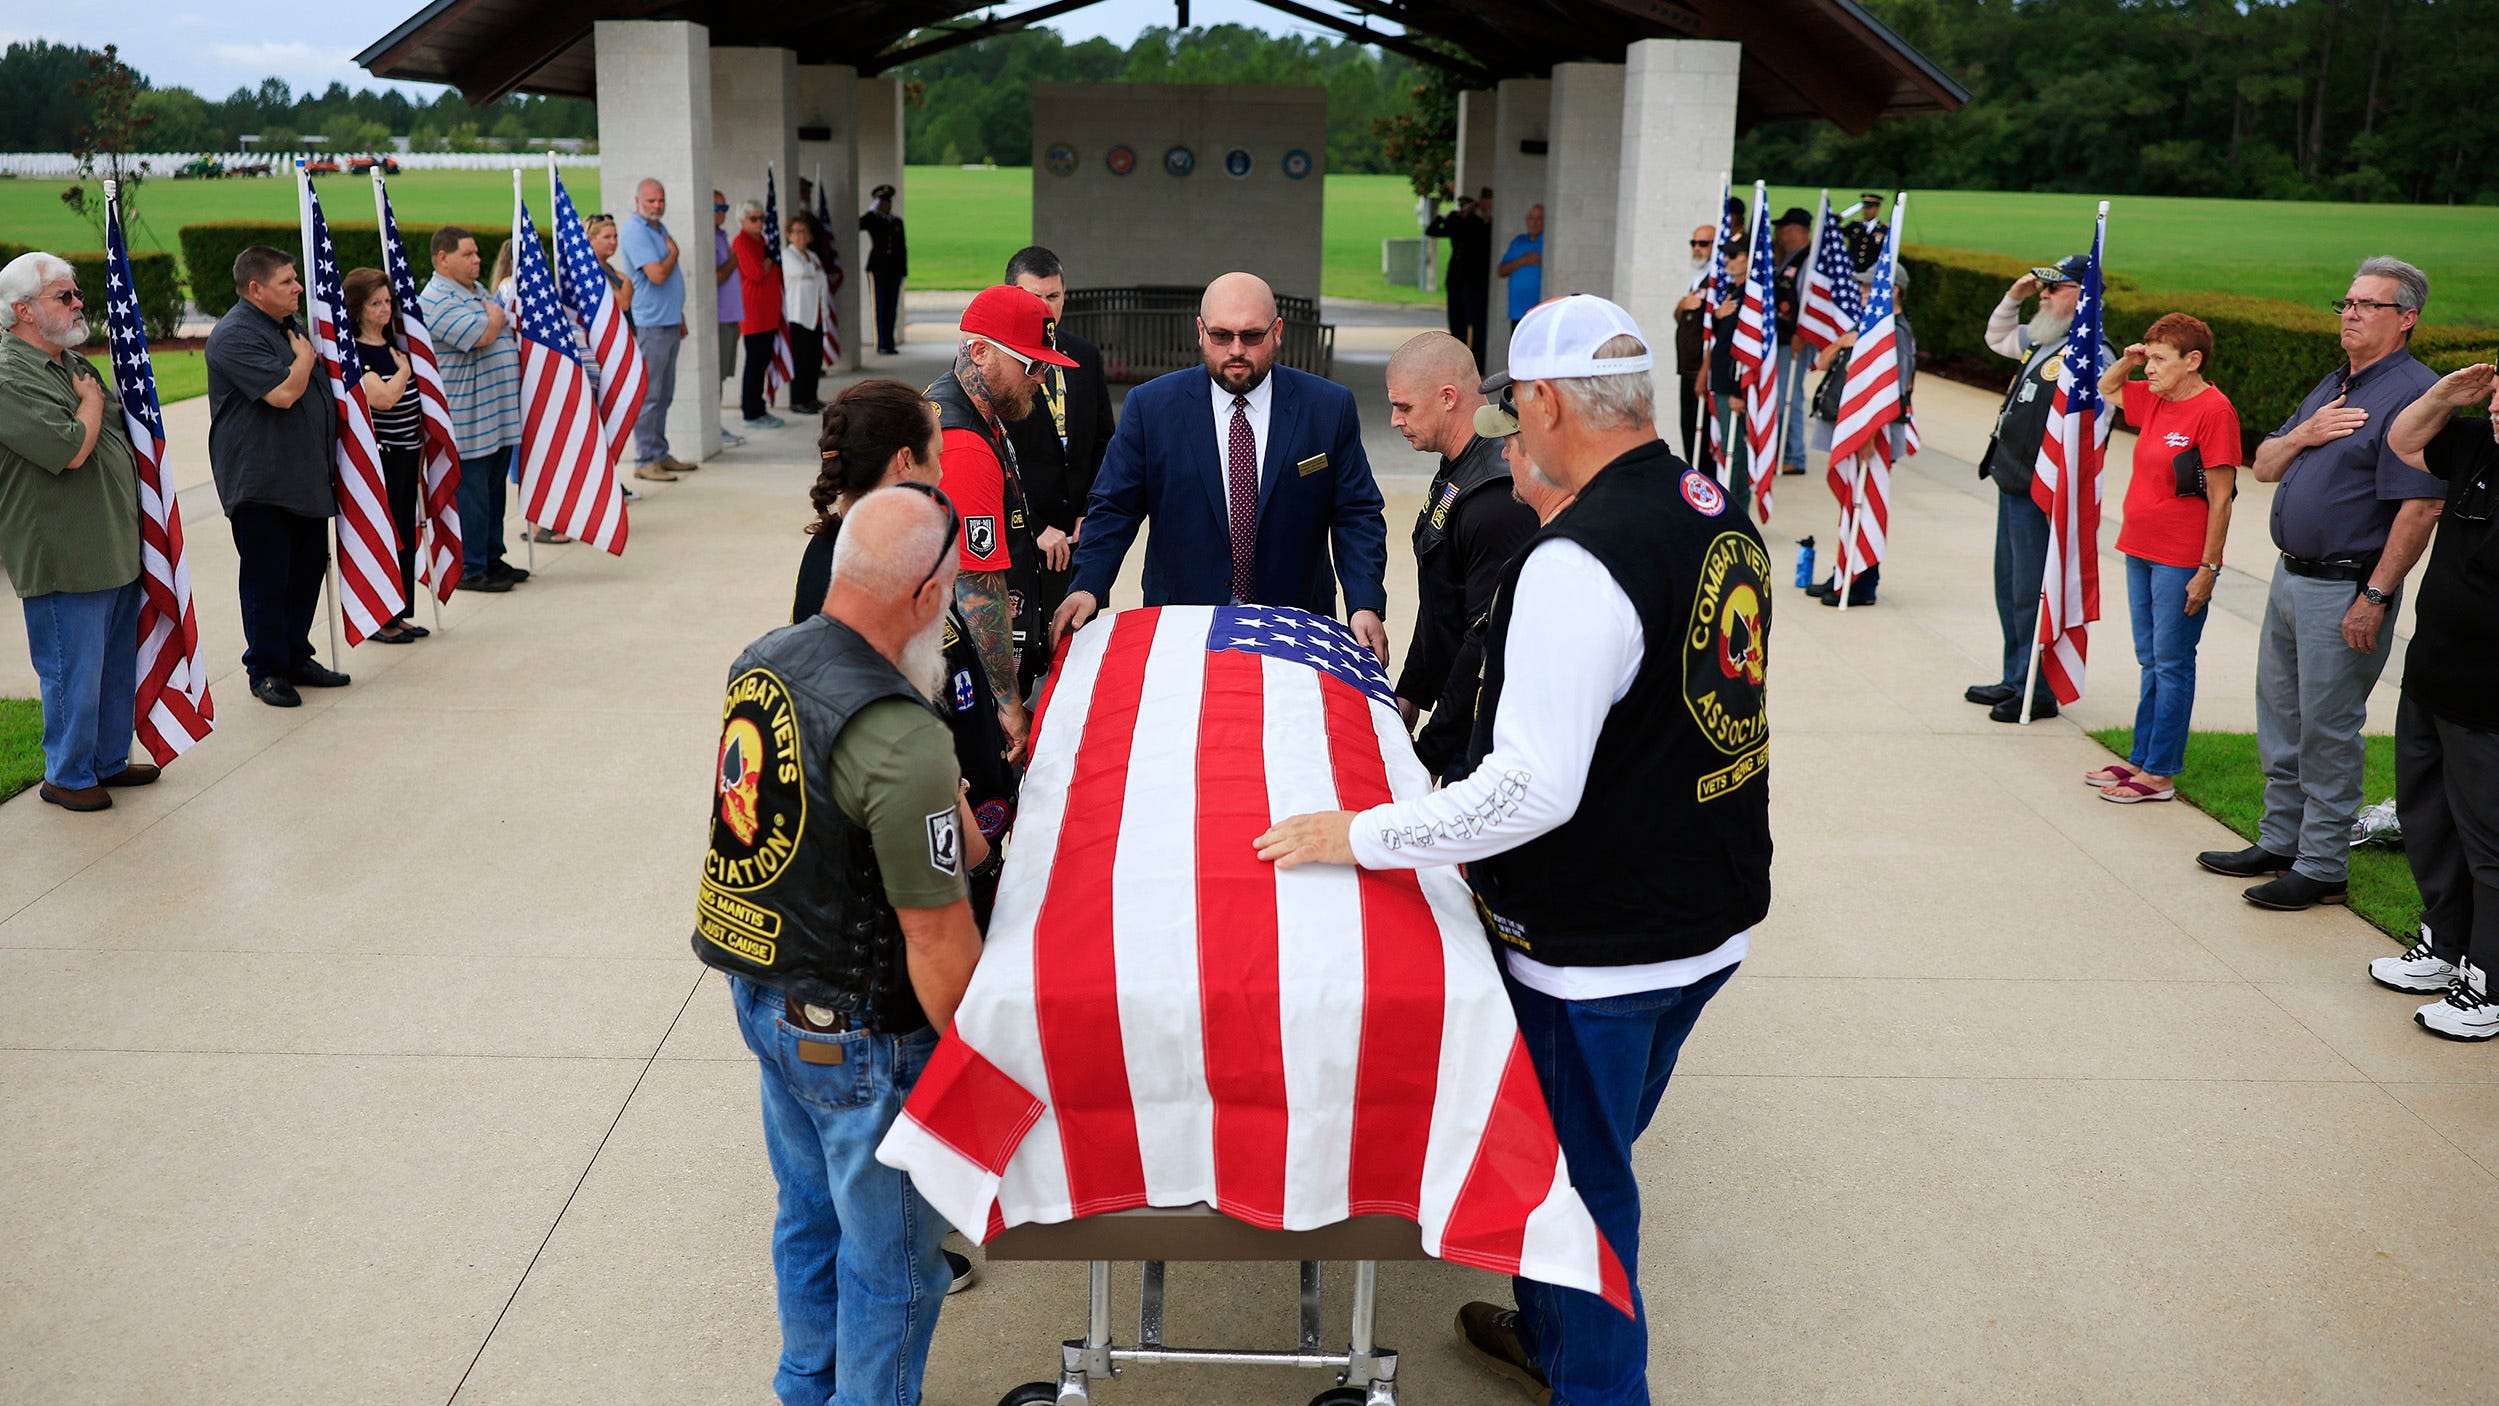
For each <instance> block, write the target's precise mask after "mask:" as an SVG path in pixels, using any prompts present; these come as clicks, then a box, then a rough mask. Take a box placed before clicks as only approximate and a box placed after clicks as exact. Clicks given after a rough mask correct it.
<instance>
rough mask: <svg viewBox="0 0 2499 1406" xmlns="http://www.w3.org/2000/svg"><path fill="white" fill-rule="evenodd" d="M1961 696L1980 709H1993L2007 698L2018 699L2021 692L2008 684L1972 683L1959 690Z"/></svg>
mask: <svg viewBox="0 0 2499 1406" xmlns="http://www.w3.org/2000/svg"><path fill="white" fill-rule="evenodd" d="M1961 696H1962V697H1963V698H1966V699H1968V700H1969V701H1970V702H1972V703H1976V704H1977V705H1978V706H1980V707H1982V708H1993V707H1995V706H1996V705H1997V704H1999V703H2002V702H2003V701H2005V700H2006V699H2008V698H2019V697H2021V696H2022V691H2021V690H2020V689H2018V688H2015V687H2014V686H2013V685H2011V684H2009V683H1974V684H1971V685H1970V686H1969V687H1968V688H1965V689H1963V690H1961Z"/></svg>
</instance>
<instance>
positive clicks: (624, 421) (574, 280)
mask: <svg viewBox="0 0 2499 1406" xmlns="http://www.w3.org/2000/svg"><path fill="white" fill-rule="evenodd" d="M547 159H548V162H549V165H548V168H547V179H548V180H549V181H551V182H553V183H554V187H555V191H554V198H555V212H554V214H553V215H551V216H549V218H551V219H552V220H554V221H555V285H556V291H557V293H558V295H559V296H561V297H562V298H563V299H564V311H565V313H566V315H568V316H569V317H571V318H572V320H573V321H575V322H577V323H579V324H580V325H581V328H582V330H583V331H584V332H585V333H587V334H588V337H589V349H590V359H591V360H592V361H593V362H595V363H597V364H598V368H599V430H600V433H601V434H602V435H604V436H605V437H606V439H607V465H608V469H609V471H610V472H611V473H613V471H614V470H615V467H616V459H617V456H618V455H620V454H622V453H624V452H625V442H626V441H627V440H629V439H631V438H632V437H633V427H634V424H635V422H636V421H638V420H640V419H641V418H642V392H643V388H644V387H645V386H646V385H647V384H648V382H649V378H650V372H649V371H648V369H647V368H645V367H644V366H643V364H642V349H641V348H639V347H637V346H635V345H634V344H633V329H632V328H630V327H627V326H626V325H625V310H624V309H623V308H621V307H619V306H617V303H616V298H615V296H614V295H615V290H614V289H612V288H610V287H608V283H607V275H606V273H604V272H602V271H601V270H600V267H599V256H598V255H597V254H596V253H594V252H592V250H591V248H590V235H589V233H588V232H587V231H585V230H584V229H583V228H582V224H581V215H580V214H579V213H578V212H577V211H575V210H574V209H573V197H572V194H571V192H569V191H567V190H565V189H564V178H563V177H561V176H558V175H556V174H555V168H554V165H553V162H554V159H555V158H553V157H552V156H550V157H549V158H547Z"/></svg>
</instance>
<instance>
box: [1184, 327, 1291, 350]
mask: <svg viewBox="0 0 2499 1406" xmlns="http://www.w3.org/2000/svg"><path fill="white" fill-rule="evenodd" d="M1198 325H1199V327H1201V328H1203V329H1204V331H1205V333H1206V340H1207V341H1209V342H1212V343H1214V344H1215V345H1216V346H1219V347H1228V346H1231V345H1232V344H1233V343H1235V342H1238V343H1240V344H1241V345H1242V346H1244V347H1255V346H1258V345H1261V344H1262V343H1264V342H1265V341H1266V340H1267V334H1268V333H1269V332H1271V331H1273V330H1274V329H1273V328H1271V327H1252V328H1249V329H1247V330H1245V331H1240V332H1234V331H1230V330H1228V329H1226V328H1222V327H1207V326H1206V325H1205V324H1204V323H1199V324H1198Z"/></svg>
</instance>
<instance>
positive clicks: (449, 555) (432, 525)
mask: <svg viewBox="0 0 2499 1406" xmlns="http://www.w3.org/2000/svg"><path fill="white" fill-rule="evenodd" d="M373 212H374V217H375V218H376V219H378V220H380V221H381V227H382V229H381V233H382V272H383V273H385V274H387V275H389V277H390V289H391V297H392V299H393V300H394V301H396V302H397V303H398V304H399V342H400V346H401V347H402V349H404V350H405V351H406V352H407V354H408V364H409V365H411V366H413V367H415V368H416V371H415V374H414V375H413V376H412V377H411V378H410V383H411V384H412V385H414V386H415V387H416V392H417V402H418V404H419V406H420V407H421V408H422V409H423V410H424V412H425V418H424V440H425V450H424V465H425V480H424V492H425V500H424V502H423V504H422V507H423V508H424V510H425V524H426V534H425V535H426V543H425V551H424V553H423V554H422V556H421V558H420V559H419V561H418V563H417V574H418V575H419V576H420V577H422V578H423V579H424V580H425V581H426V582H427V583H428V584H429V585H430V586H431V587H432V588H433V591H434V595H435V598H436V599H438V600H441V601H443V602H445V603H448V602H449V601H450V600H451V593H452V591H453V590H454V589H455V588H456V587H457V586H458V585H459V582H460V502H459V495H460V441H459V438H458V436H457V435H456V434H455V432H454V431H453V430H452V428H451V400H450V398H449V397H448V396H446V395H445V394H444V393H443V373H442V367H441V365H440V364H439V363H437V362H436V361H435V359H434V334H433V333H432V332H430V331H428V330H426V326H425V308H424V307H423V305H421V304H420V303H419V302H418V301H417V281H416V268H415V265H414V264H412V263H411V262H410V261H409V259H408V246H407V245H406V244H404V243H402V242H401V241H400V238H399V221H398V220H397V219H396V218H395V217H394V216H393V215H392V214H391V208H390V193H389V192H388V191H386V190H384V189H383V187H382V168H381V167H379V166H376V167H374V168H373Z"/></svg>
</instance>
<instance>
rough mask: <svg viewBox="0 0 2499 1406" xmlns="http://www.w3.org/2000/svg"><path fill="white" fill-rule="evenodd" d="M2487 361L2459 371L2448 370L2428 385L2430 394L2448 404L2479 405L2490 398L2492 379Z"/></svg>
mask: <svg viewBox="0 0 2499 1406" xmlns="http://www.w3.org/2000/svg"><path fill="white" fill-rule="evenodd" d="M2494 379H2495V378H2494V375H2493V369H2492V367H2491V364H2490V363H2489V362H2486V361H2485V362H2479V363H2476V364H2475V365H2472V366H2467V367H2465V368H2463V369H2462V370H2460V371H2450V372H2448V373H2447V374H2446V375H2444V376H2441V377H2439V378H2438V384H2437V385H2435V386H2432V387H2430V394H2431V395H2434V396H2436V397H2438V398H2439V399H2440V400H2443V401H2445V402H2447V403H2448V404H2449V405H2479V404H2481V403H2482V402H2483V401H2486V400H2488V399H2490V390H2491V384H2492V382H2493V380H2494Z"/></svg>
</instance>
